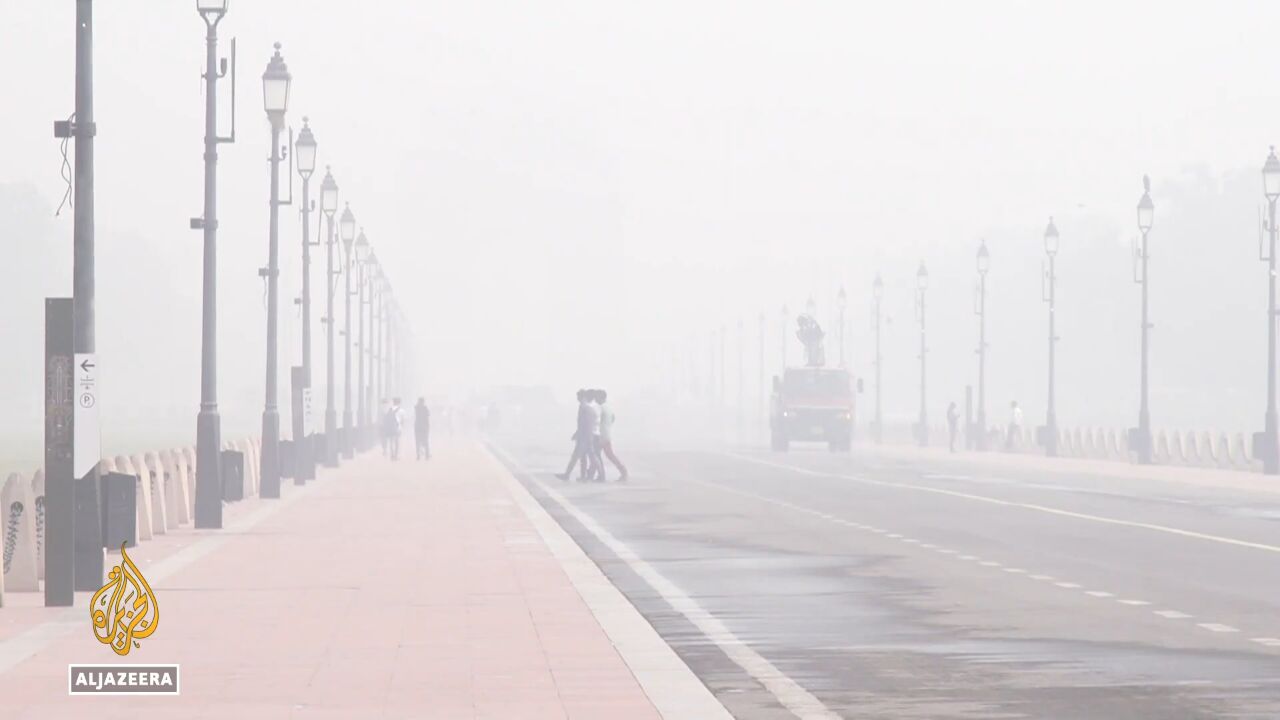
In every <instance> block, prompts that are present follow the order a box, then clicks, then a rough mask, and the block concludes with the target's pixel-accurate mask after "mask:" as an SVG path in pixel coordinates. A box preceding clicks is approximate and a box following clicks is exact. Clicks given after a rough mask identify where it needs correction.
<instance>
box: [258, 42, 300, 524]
mask: <svg viewBox="0 0 1280 720" xmlns="http://www.w3.org/2000/svg"><path fill="white" fill-rule="evenodd" d="M275 50H276V52H275V55H274V56H272V58H271V61H270V62H269V63H268V64H267V70H266V72H264V73H263V74H262V97H263V105H264V107H265V108H266V111H267V118H268V119H269V120H270V121H271V224H270V231H269V240H268V251H267V267H265V268H263V269H261V270H259V271H258V274H259V275H260V276H262V277H264V278H266V280H267V382H266V385H267V388H266V403H265V406H264V407H263V411H262V458H261V466H260V468H259V469H260V471H261V472H260V476H261V478H262V480H261V489H260V491H259V494H260V495H261V496H262V497H264V498H278V497H280V409H279V405H278V400H279V392H278V387H277V382H278V380H279V377H278V369H277V367H276V363H277V359H278V355H277V354H278V350H279V347H278V345H277V337H276V327H277V323H278V322H279V307H278V299H279V284H278V280H279V279H280V265H279V262H280V206H281V205H287V204H289V203H287V202H282V201H281V200H280V160H281V157H280V131H281V130H282V129H283V128H284V116H285V113H286V112H288V109H289V86H290V84H291V83H292V81H293V77H292V76H291V75H290V74H289V67H288V66H287V65H285V62H284V58H283V57H281V55H280V43H276V44H275ZM290 194H292V193H290ZM290 201H292V198H290Z"/></svg>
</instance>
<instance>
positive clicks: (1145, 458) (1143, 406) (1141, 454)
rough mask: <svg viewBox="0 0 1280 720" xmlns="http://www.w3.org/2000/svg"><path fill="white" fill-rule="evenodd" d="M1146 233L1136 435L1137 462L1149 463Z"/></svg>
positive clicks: (1145, 234) (1149, 411)
mask: <svg viewBox="0 0 1280 720" xmlns="http://www.w3.org/2000/svg"><path fill="white" fill-rule="evenodd" d="M1147 318H1148V316H1147V233H1145V232H1144V233H1142V399H1141V401H1140V404H1139V408H1138V434H1139V435H1141V436H1142V441H1141V442H1142V447H1141V448H1139V450H1138V462H1139V463H1142V464H1143V465H1147V464H1150V463H1151V449H1152V448H1151V409H1150V407H1149V406H1148V404H1147V388H1148V385H1147V381H1148V370H1147V368H1148V360H1147V358H1148V345H1147V343H1148V337H1147V336H1148V332H1149V331H1150V329H1151V323H1150V321H1149V320H1148V319H1147Z"/></svg>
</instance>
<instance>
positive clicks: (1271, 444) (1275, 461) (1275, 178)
mask: <svg viewBox="0 0 1280 720" xmlns="http://www.w3.org/2000/svg"><path fill="white" fill-rule="evenodd" d="M1262 187H1263V191H1264V192H1265V193H1266V196H1267V236H1268V238H1269V240H1270V242H1269V245H1270V248H1269V250H1268V251H1267V252H1265V253H1261V254H1262V260H1263V261H1264V262H1266V263H1267V268H1268V271H1269V272H1268V274H1267V418H1266V429H1265V430H1263V436H1262V438H1261V443H1260V445H1261V446H1260V447H1258V445H1259V443H1258V441H1256V440H1255V443H1254V444H1255V453H1256V452H1257V451H1258V450H1261V451H1262V452H1261V454H1262V471H1263V472H1264V473H1266V474H1268V475H1276V474H1280V422H1277V418H1276V199H1277V198H1280V160H1277V159H1276V149H1275V147H1274V146H1273V147H1272V148H1271V153H1270V154H1269V155H1267V162H1266V164H1265V165H1263V166H1262Z"/></svg>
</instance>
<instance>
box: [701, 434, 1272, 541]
mask: <svg viewBox="0 0 1280 720" xmlns="http://www.w3.org/2000/svg"><path fill="white" fill-rule="evenodd" d="M721 454H722V455H724V456H726V457H731V458H736V459H738V460H741V461H743V462H749V463H755V464H757V465H764V466H766V467H773V468H778V469H781V470H790V471H791V472H794V473H799V474H801V475H812V476H815V477H826V478H835V479H837V480H851V481H853V482H859V483H863V484H865V485H877V486H880V487H888V488H897V489H899V490H915V491H917V492H927V493H934V494H936V495H949V496H951V497H957V498H962V499H965V500H974V501H977V502H985V503H990V504H992V505H1003V506H1005V507H1015V508H1023V509H1025V510H1034V511H1036V512H1042V513H1047V514H1049V515H1059V516H1062V517H1069V518H1075V519H1077V520H1088V521H1090V522H1095V523H1102V524H1105V525H1121V526H1124V527H1132V528H1140V529H1142V530H1150V531H1153V532H1161V533H1167V534H1169V535H1178V536H1180V537H1186V538H1192V539H1195V540H1207V541H1210V542H1216V543H1221V544H1223V545H1235V546H1237V547H1245V548H1251V549H1254V550H1264V551H1266V552H1273V553H1280V545H1267V544H1265V543H1258V542H1251V541H1249V540H1239V539H1237V538H1229V537H1223V536H1221V535H1209V534H1206V533H1198V532H1194V531H1192V530H1183V529H1181V528H1174V527H1167V526H1165V525H1154V524H1152V523H1144V522H1138V521H1136V520H1124V519H1121V518H1112V517H1105V516H1102V515H1089V514H1087V513H1079V512H1074V511H1071V510H1063V509H1061V508H1055V507H1049V506H1047V505H1036V504H1033V503H1022V502H1015V501H1013V500H1001V499H1000V498H994V497H989V496H987V495H974V494H972V493H964V492H958V491H955V490H947V489H944V488H936V487H930V486H928V485H915V484H912V483H904V482H888V481H885V480H872V479H871V478H864V477H858V476H856V475H842V474H839V473H832V472H824V471H821V470H810V469H808V468H802V467H798V466H795V465H788V464H786V463H778V462H772V461H769V460H761V459H760V458H754V457H750V456H748V455H740V454H738V453H721Z"/></svg>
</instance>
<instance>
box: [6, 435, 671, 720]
mask: <svg viewBox="0 0 1280 720" xmlns="http://www.w3.org/2000/svg"><path fill="white" fill-rule="evenodd" d="M504 472H505V470H503V469H502V468H501V466H500V465H498V464H497V462H496V461H495V460H493V459H492V458H491V457H490V456H489V455H488V454H487V453H486V452H485V451H484V450H483V449H481V448H480V447H479V446H477V445H474V444H467V443H461V442H460V443H458V444H455V445H453V446H447V447H444V448H441V449H440V452H439V453H438V455H437V457H436V458H434V459H433V460H432V461H431V462H429V463H413V462H410V461H407V460H406V461H402V462H400V463H390V462H387V461H385V460H383V459H381V458H372V457H370V458H365V459H362V460H359V461H357V462H355V463H352V464H349V465H348V466H347V467H346V468H343V469H341V470H338V471H332V472H330V473H329V474H328V476H327V477H322V478H321V479H320V480H318V481H316V482H315V483H313V484H311V485H309V486H308V487H306V488H305V489H302V490H295V489H294V488H293V487H292V486H289V487H287V488H286V497H285V499H284V500H283V501H260V500H256V499H254V500H248V501H245V502H244V503H238V504H236V505H235V506H232V507H231V509H230V512H229V515H228V524H232V523H233V522H235V521H240V522H243V521H244V519H245V518H248V517H250V516H253V515H254V514H255V513H261V512H263V508H264V507H265V506H266V505H267V504H269V503H270V502H279V503H281V505H280V507H279V508H278V510H276V511H274V512H273V514H270V515H269V516H267V517H265V518H264V519H262V520H261V521H260V522H258V523H257V524H256V525H254V526H253V527H252V528H249V529H247V530H244V531H242V532H239V533H236V532H231V531H227V530H223V531H220V532H219V533H211V532H204V531H201V532H196V531H193V530H189V529H188V530H181V531H177V532H176V533H173V534H171V535H169V536H167V537H165V538H163V539H158V540H157V541H156V542H149V543H144V544H143V545H142V546H140V547H139V548H138V551H137V553H133V552H131V553H130V555H131V557H135V559H137V560H138V562H139V565H140V567H141V568H142V571H143V573H144V574H146V572H147V570H148V568H157V569H156V572H157V574H160V575H165V577H163V578H162V579H158V580H155V579H152V581H151V584H152V587H153V588H154V590H155V593H156V597H157V599H158V601H159V605H160V610H161V613H162V615H161V622H160V626H159V627H158V629H157V631H156V633H155V634H154V635H153V636H152V637H151V638H149V639H148V640H144V641H143V642H142V647H141V648H140V649H138V650H134V651H133V652H132V653H131V654H130V655H129V656H128V657H127V658H117V657H116V656H115V655H114V654H113V653H112V652H111V651H110V649H109V648H107V647H106V646H104V645H100V644H99V643H98V642H97V641H96V640H95V639H94V638H93V635H92V632H91V626H90V620H89V615H88V611H87V610H85V609H83V605H80V607H78V608H77V609H76V612H79V613H82V614H83V621H82V622H80V623H79V624H71V625H67V624H66V623H65V620H64V625H63V626H64V627H69V628H70V630H69V631H68V632H67V633H66V634H64V635H62V636H61V637H57V638H55V639H53V640H51V641H48V642H47V645H46V646H44V647H43V649H41V650H40V651H39V652H37V653H36V654H35V655H34V656H31V657H29V658H28V659H25V660H23V661H21V662H19V663H18V664H16V665H13V666H12V667H11V668H9V669H8V670H7V671H3V672H0V717H3V718H5V720H17V719H19V718H21V719H24V720H26V719H30V720H46V719H49V718H94V720H108V719H109V718H121V720H141V719H143V718H164V719H165V720H176V719H185V718H235V719H236V720H251V719H254V718H298V719H300V720H301V719H307V718H334V719H338V718H340V719H342V720H363V719H365V718H450V719H452V718H472V717H479V718H503V719H508V718H590V719H596V718H609V720H622V719H624V718H656V717H657V712H656V711H655V710H654V707H653V705H652V703H650V701H649V699H648V698H647V697H646V696H645V694H644V692H643V691H642V690H641V687H640V685H639V684H638V682H637V681H636V679H635V678H634V677H633V675H632V674H631V671H630V670H629V668H628V667H627V665H626V664H625V663H624V662H623V660H622V658H621V657H620V656H619V654H618V653H617V651H616V650H615V648H614V646H613V645H612V644H611V642H610V640H609V638H608V636H607V635H606V634H605V632H604V631H603V630H602V629H601V627H600V626H599V624H598V623H597V622H596V619H595V617H594V616H593V615H592V613H591V611H590V609H589V608H588V607H587V606H586V605H585V604H584V602H583V600H582V598H581V597H580V596H579V594H578V592H577V591H576V590H575V589H574V586H573V585H572V584H571V582H570V581H569V579H568V577H567V576H566V575H565V572H564V571H563V569H562V568H561V566H560V565H559V564H558V562H557V560H556V559H555V558H554V557H553V556H552V555H551V553H550V552H549V551H548V549H547V547H546V545H545V544H544V543H543V542H542V540H541V539H540V538H539V536H538V535H537V534H536V532H535V531H534V529H533V527H532V525H531V523H530V522H529V521H528V519H526V517H525V516H524V515H523V514H522V512H521V511H520V509H519V508H518V507H516V506H515V505H514V504H512V503H511V502H510V500H511V498H510V495H509V491H508V489H507V487H506V486H505V485H504V482H503V475H502V473H504ZM286 482H288V481H286ZM214 537H217V538H221V539H219V540H210V539H209V538H214ZM211 543H213V544H216V547H213V548H212V549H210V548H209V547H208V545H210V544H211ZM202 544H203V545H202ZM184 547H185V548H186V554H187V555H191V554H193V553H195V552H197V551H198V552H204V554H203V555H202V556H200V557H197V558H195V559H194V560H191V561H190V562H189V564H186V565H185V567H182V568H181V569H177V570H169V571H167V572H166V571H165V570H162V569H160V568H164V567H165V562H166V561H165V557H166V556H169V557H170V558H171V559H170V560H169V561H168V562H169V567H170V568H172V566H173V565H174V564H175V562H176V560H174V559H172V558H175V557H180V556H182V554H183V548H184ZM205 551H207V552H205ZM174 553H177V556H175V555H174ZM113 557H114V558H116V561H117V562H118V555H109V556H108V558H109V560H110V559H111V558H113ZM15 598H17V600H15ZM8 600H9V607H6V608H4V609H2V610H0V669H2V668H3V666H4V664H5V663H4V658H5V656H6V654H8V655H9V656H12V655H13V653H14V652H16V651H15V646H16V644H17V643H19V642H21V641H24V638H29V637H30V634H31V628H32V627H34V626H40V627H43V628H48V627H51V626H53V625H54V623H53V620H54V619H55V618H57V617H59V616H62V617H64V618H65V617H66V614H67V613H66V611H65V610H64V611H58V610H49V609H45V608H42V607H35V606H34V605H35V598H34V597H32V596H27V597H26V598H22V597H21V596H17V595H14V594H10V595H9V596H8ZM82 600H87V598H84V599H82ZM15 605H16V607H15ZM23 605H26V606H27V607H24V606H23ZM73 621H74V618H73ZM42 623H43V624H42ZM24 632H26V633H27V635H26V636H23V635H22V633H24ZM117 661H119V662H128V663H175V662H176V663H180V664H181V665H182V671H181V689H182V695H181V696H180V697H176V698H172V697H158V696H151V697H135V698H128V697H85V696H78V697H69V696H68V694H67V665H68V663H72V662H75V663H103V664H107V663H114V662H117Z"/></svg>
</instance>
